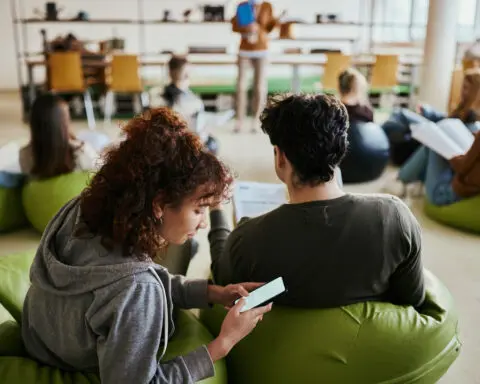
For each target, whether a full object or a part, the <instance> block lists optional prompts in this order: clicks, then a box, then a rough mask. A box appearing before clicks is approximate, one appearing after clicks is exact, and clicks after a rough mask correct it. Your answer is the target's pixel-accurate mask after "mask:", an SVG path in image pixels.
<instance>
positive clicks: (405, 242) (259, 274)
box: [209, 95, 425, 308]
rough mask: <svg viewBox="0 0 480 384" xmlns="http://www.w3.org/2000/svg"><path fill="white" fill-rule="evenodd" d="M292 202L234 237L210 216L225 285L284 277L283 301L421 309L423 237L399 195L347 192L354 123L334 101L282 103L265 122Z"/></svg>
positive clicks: (218, 215)
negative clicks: (341, 167) (342, 171)
mask: <svg viewBox="0 0 480 384" xmlns="http://www.w3.org/2000/svg"><path fill="white" fill-rule="evenodd" d="M261 123H262V130H263V131H264V132H265V133H266V134H267V135H268V136H269V138H270V142H271V144H272V146H273V153H274V164H275V171H276V174H277V176H278V178H279V179H280V180H281V181H282V182H283V183H285V185H286V188H287V190H288V196H289V203H288V204H284V205H281V206H280V207H278V208H277V209H274V210H273V211H271V212H268V213H266V214H264V215H261V216H258V217H254V218H243V219H242V220H240V222H239V224H238V226H237V227H236V228H235V229H234V230H233V231H231V229H230V227H229V224H228V220H227V217H226V215H225V214H224V212H223V211H222V209H221V207H214V208H212V210H211V212H210V224H211V230H210V233H209V241H210V253H211V257H212V265H211V268H212V275H213V278H214V280H215V281H216V282H217V283H220V284H229V283H234V282H241V281H271V280H273V279H274V278H276V277H279V276H281V277H283V279H284V281H285V286H286V287H287V289H288V292H287V293H285V294H282V295H281V296H279V297H278V298H277V299H276V301H275V302H276V303H278V304H281V305H289V306H294V307H313V308H331V307H338V306H343V305H347V304H353V303H358V302H364V301H372V300H374V301H388V302H392V303H395V304H401V305H412V306H415V307H417V306H420V305H421V304H422V303H423V301H424V297H425V287H424V278H423V267H422V258H421V253H422V252H421V250H422V240H421V229H420V225H419V224H418V222H417V220H416V219H415V217H414V216H413V214H412V213H411V212H410V210H409V209H408V207H407V206H406V205H405V204H404V203H403V202H402V201H401V200H400V199H399V198H397V197H394V196H391V195H380V194H371V195H368V194H365V195H360V194H349V193H345V192H344V191H343V190H342V189H341V188H340V187H339V185H338V183H337V182H336V175H335V171H334V170H335V167H336V166H337V165H338V164H339V163H340V162H341V161H342V159H343V157H344V155H345V153H346V151H347V147H348V139H347V130H348V115H347V111H346V109H345V107H344V106H343V104H342V103H341V102H340V101H339V100H338V99H337V98H336V97H334V96H328V95H292V96H288V97H285V98H284V97H280V98H274V99H272V100H271V101H270V103H269V105H268V106H267V108H266V109H265V110H264V111H263V113H262V117H261Z"/></svg>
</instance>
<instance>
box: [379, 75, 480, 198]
mask: <svg viewBox="0 0 480 384" xmlns="http://www.w3.org/2000/svg"><path fill="white" fill-rule="evenodd" d="M427 116H428V117H429V119H430V120H432V121H433V122H437V123H438V124H437V126H438V129H440V130H441V131H442V132H443V133H444V134H445V135H447V137H448V138H449V139H451V140H452V142H453V143H454V144H455V143H456V142H458V140H459V134H460V133H461V132H458V131H459V129H468V130H469V131H470V132H471V133H472V134H475V133H476V132H477V131H479V125H478V123H477V121H478V120H480V70H479V69H471V70H468V71H466V72H465V79H464V82H463V87H462V98H461V102H460V104H459V105H458V107H457V108H456V109H455V110H454V111H453V112H452V113H451V114H450V117H451V118H457V119H459V120H461V121H462V122H463V123H464V124H462V125H460V126H459V129H458V130H457V132H455V130H451V129H445V127H446V125H445V124H447V125H448V124H454V123H455V122H454V121H451V120H448V121H444V119H445V115H441V114H438V113H436V112H432V111H429V112H428V113H427ZM440 121H442V123H440ZM466 150H468V148H467V149H465V151H466ZM475 153H476V147H475V145H473V146H472V148H471V149H470V150H469V151H468V154H467V157H468V158H470V159H471V160H469V163H472V162H473V163H475V160H474V159H475V157H476V154H475ZM459 161H460V160H458V158H457V157H454V158H452V159H445V158H444V157H442V156H441V155H440V154H438V153H436V152H435V151H432V150H431V149H429V148H428V147H427V146H421V147H420V148H418V149H417V150H416V151H415V152H414V153H413V154H412V156H410V158H409V159H408V160H407V161H406V162H405V164H404V165H403V166H402V167H401V168H400V170H399V172H398V175H397V178H396V180H391V181H389V182H388V184H387V185H386V186H385V188H384V190H385V191H386V192H389V193H392V194H395V195H398V196H400V197H403V198H408V197H410V196H409V195H411V193H410V191H411V188H409V186H410V185H412V184H415V183H418V182H420V183H421V185H424V186H425V193H426V197H427V199H428V200H429V201H430V202H431V203H433V204H435V205H448V204H452V203H454V202H456V201H458V200H460V199H462V198H464V197H470V196H471V194H466V193H465V191H463V188H461V187H459V184H460V183H459V181H460V179H463V180H466V179H467V178H466V177H465V172H466V171H467V170H466V169H463V166H460V164H459ZM462 175H463V176H462ZM471 177H472V176H470V179H471ZM473 179H475V176H473ZM455 185H456V187H455ZM469 189H470V188H469ZM474 190H476V189H475V188H474Z"/></svg>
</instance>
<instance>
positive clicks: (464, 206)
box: [425, 195, 480, 233]
mask: <svg viewBox="0 0 480 384" xmlns="http://www.w3.org/2000/svg"><path fill="white" fill-rule="evenodd" d="M479 212H480V195H479V196H475V197H472V198H470V199H465V200H461V201H459V202H458V203H455V204H451V205H443V206H436V205H433V204H431V203H429V202H428V201H426V200H425V213H426V214H427V215H428V216H429V217H430V218H432V219H434V220H436V221H439V222H441V223H443V224H447V225H450V226H452V227H455V228H458V229H463V230H465V231H470V232H475V233H480V214H479Z"/></svg>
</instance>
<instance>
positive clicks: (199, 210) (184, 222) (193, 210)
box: [154, 188, 214, 244]
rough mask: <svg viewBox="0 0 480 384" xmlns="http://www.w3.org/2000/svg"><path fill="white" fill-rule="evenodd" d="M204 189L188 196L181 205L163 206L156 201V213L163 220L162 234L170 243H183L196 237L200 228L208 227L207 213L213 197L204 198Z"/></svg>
mask: <svg viewBox="0 0 480 384" xmlns="http://www.w3.org/2000/svg"><path fill="white" fill-rule="evenodd" d="M203 195H204V190H203V189H202V188H199V189H198V190H197V192H196V193H194V194H193V195H191V196H189V197H187V198H186V199H185V200H184V201H183V202H182V203H181V204H180V205H179V206H175V207H174V206H171V205H168V204H167V205H165V206H164V207H163V208H161V207H160V206H159V205H157V204H156V203H155V202H154V214H155V215H156V217H157V219H160V220H161V221H162V224H161V225H160V229H159V230H160V235H161V236H162V238H163V239H165V241H167V242H168V243H169V244H183V243H185V242H186V241H187V240H188V239H190V238H192V237H194V236H195V235H196V233H197V231H198V230H199V229H203V228H206V227H207V222H206V215H207V210H208V207H209V206H212V205H213V204H214V202H213V199H212V198H207V199H204V198H203Z"/></svg>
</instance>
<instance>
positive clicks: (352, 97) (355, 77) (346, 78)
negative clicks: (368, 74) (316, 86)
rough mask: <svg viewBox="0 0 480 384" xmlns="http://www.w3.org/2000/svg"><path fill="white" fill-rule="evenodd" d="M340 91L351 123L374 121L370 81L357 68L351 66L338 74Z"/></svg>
mask: <svg viewBox="0 0 480 384" xmlns="http://www.w3.org/2000/svg"><path fill="white" fill-rule="evenodd" d="M338 93H339V94H340V100H341V101H342V103H343V105H345V108H347V112H348V117H349V120H350V123H353V122H356V121H363V122H372V121H373V109H372V106H371V105H370V102H369V100H368V83H367V79H365V76H363V75H362V74H361V73H360V72H359V71H357V70H356V69H355V68H349V69H346V70H345V71H343V72H342V73H340V75H339V76H338Z"/></svg>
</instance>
